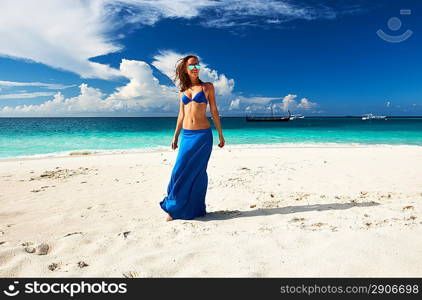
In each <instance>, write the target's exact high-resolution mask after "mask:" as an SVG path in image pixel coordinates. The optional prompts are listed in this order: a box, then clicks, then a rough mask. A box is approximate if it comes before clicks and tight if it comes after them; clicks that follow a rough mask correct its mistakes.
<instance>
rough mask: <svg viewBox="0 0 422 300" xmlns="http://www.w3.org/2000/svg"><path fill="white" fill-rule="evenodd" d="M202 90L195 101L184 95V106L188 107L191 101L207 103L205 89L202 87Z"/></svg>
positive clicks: (194, 98)
mask: <svg viewBox="0 0 422 300" xmlns="http://www.w3.org/2000/svg"><path fill="white" fill-rule="evenodd" d="M201 89H202V90H201V91H200V92H199V93H197V94H196V95H195V97H193V99H191V98H189V97H188V96H186V94H185V93H183V96H182V101H183V104H184V105H186V104H188V103H189V102H191V101H195V102H197V103H207V96H205V92H204V88H203V87H202V85H201Z"/></svg>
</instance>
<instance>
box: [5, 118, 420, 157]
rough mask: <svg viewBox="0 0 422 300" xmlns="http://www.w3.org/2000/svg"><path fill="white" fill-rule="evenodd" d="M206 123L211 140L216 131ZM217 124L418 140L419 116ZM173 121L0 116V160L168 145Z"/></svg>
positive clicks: (349, 140) (392, 141) (275, 133)
mask: <svg viewBox="0 0 422 300" xmlns="http://www.w3.org/2000/svg"><path fill="white" fill-rule="evenodd" d="M210 123H211V127H212V129H213V134H214V145H217V144H218V133H217V131H216V130H215V127H214V125H213V123H212V120H211V119H210ZM221 124H222V127H223V134H224V138H225V140H226V145H242V144H243V145H244V144H248V145H250V144H264V145H265V144H279V143H282V144H284V145H288V144H291V143H294V144H295V145H297V144H309V143H311V144H315V143H317V144H321V143H341V144H387V145H400V144H402V145H422V117H421V118H415V117H408V118H404V117H400V118H394V117H388V118H387V120H383V119H381V120H362V119H360V118H351V117H329V118H327V117H307V118H304V119H295V120H291V121H288V122H246V120H245V118H228V117H226V118H222V119H221ZM175 125H176V118H132V117H128V118H120V117H119V118H107V117H104V118H98V117H92V118H90V117H81V118H0V159H2V158H3V159H4V158H10V157H17V156H31V155H41V156H43V155H63V154H67V153H69V152H71V151H80V150H91V151H92V150H94V151H96V150H123V149H139V148H142V149H144V150H148V149H157V148H168V149H169V148H170V143H171V139H172V136H173V134H174V130H175ZM180 140H181V137H180V138H179V143H180Z"/></svg>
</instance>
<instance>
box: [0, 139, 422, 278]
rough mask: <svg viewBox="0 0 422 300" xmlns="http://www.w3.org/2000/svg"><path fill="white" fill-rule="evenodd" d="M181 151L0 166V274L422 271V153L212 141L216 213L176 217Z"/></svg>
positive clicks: (210, 200)
mask: <svg viewBox="0 0 422 300" xmlns="http://www.w3.org/2000/svg"><path fill="white" fill-rule="evenodd" d="M176 155H177V150H176V151H173V150H171V149H169V150H168V151H165V150H164V151H161V152H150V153H142V152H139V153H137V152H132V153H123V154H101V155H99V154H91V155H80V156H74V155H73V156H67V157H56V158H37V159H18V160H7V161H5V160H3V161H0V276H2V277H26V276H30V277H91V276H92V277H122V276H126V277H349V276H351V277H375V276H380V277H387V276H388V277H390V276H398V277H408V276H417V277H420V276H422V147H418V146H414V147H412V146H384V147H377V146H368V147H306V148H303V147H287V148H282V147H279V148H235V147H230V146H226V147H224V148H223V149H220V148H218V147H217V146H214V149H213V152H212V155H211V159H210V162H209V165H208V177H209V184H208V192H207V197H206V202H207V211H208V214H207V215H206V216H205V217H202V218H198V219H195V220H190V221H186V220H175V221H172V222H166V221H165V214H164V212H163V211H162V210H161V208H160V207H159V205H158V202H159V201H161V199H162V198H163V197H164V196H165V193H166V189H167V184H168V180H169V178H170V173H171V170H172V167H173V165H174V162H175V159H176ZM43 243H44V245H42V244H43ZM40 245H42V246H41V247H40ZM31 252H32V253H31Z"/></svg>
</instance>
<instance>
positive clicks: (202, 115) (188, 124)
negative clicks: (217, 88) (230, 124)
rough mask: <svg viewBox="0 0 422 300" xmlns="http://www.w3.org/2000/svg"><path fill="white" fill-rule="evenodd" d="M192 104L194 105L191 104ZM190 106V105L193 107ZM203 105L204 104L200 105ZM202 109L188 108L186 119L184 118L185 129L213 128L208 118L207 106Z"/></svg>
mask: <svg viewBox="0 0 422 300" xmlns="http://www.w3.org/2000/svg"><path fill="white" fill-rule="evenodd" d="M191 104H192V103H191ZM191 104H189V105H191ZM199 105H203V104H199ZM203 106H204V107H203V108H202V107H201V108H192V107H188V108H187V109H186V110H185V117H184V118H183V128H185V129H190V130H192V129H206V128H209V127H210V126H211V124H210V121H208V118H207V116H206V108H207V107H206V105H203Z"/></svg>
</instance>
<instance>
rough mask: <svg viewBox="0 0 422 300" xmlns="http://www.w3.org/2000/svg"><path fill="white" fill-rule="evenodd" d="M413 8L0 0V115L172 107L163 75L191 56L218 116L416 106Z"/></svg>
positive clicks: (421, 92) (419, 91)
mask: <svg viewBox="0 0 422 300" xmlns="http://www.w3.org/2000/svg"><path fill="white" fill-rule="evenodd" d="M421 11H422V4H421V3H420V1H417V0H413V1H398V0H397V1H391V0H390V1H387V0H383V1H356V0H355V1H351V0H350V1H348V0H345V1H318V0H312V1H311V0H308V1H305V0H302V1H294V0H291V1H272V0H268V1H264V0H255V1H212V0H198V1H175V0H172V1H165V0H164V1H142V0H121V1H115V0H92V1H88V2H84V1H59V0H45V1H43V5H42V6H41V5H39V4H38V5H37V4H36V3H35V2H34V1H30V0H15V1H12V0H6V1H2V2H1V3H0V66H1V67H0V117H3V116H176V115H177V111H178V109H179V99H178V94H177V88H176V87H175V85H174V84H173V82H172V81H171V79H170V78H172V74H173V72H174V64H175V63H176V61H177V59H178V58H180V57H182V56H184V55H187V54H191V53H192V54H196V55H198V56H199V57H200V62H201V64H202V65H203V69H202V70H201V73H200V77H201V79H202V80H204V81H211V82H213V83H214V86H215V87H216V93H217V95H216V99H217V103H218V108H219V110H220V113H221V114H222V115H223V116H224V115H226V116H236V115H239V116H243V115H245V112H249V111H251V112H269V111H270V110H269V105H271V104H272V105H273V107H274V109H275V111H276V112H279V113H281V114H284V113H285V112H286V111H287V109H289V110H290V111H291V112H292V113H297V114H303V115H309V116H311V115H313V116H318V115H324V116H326V115H332V116H334V115H362V114H364V113H374V114H383V115H422V82H421V81H422V80H421V78H422V77H421V76H420V70H421V69H422V60H421V53H422V38H421V34H420V29H421V25H422V18H421ZM53 12H54V13H53ZM394 26H395V27H394ZM377 30H383V32H384V33H385V34H388V35H390V36H392V37H393V39H394V37H396V38H395V39H396V40H398V41H400V42H395V43H393V42H389V41H387V40H385V39H383V38H381V37H380V36H378V35H377V33H376V32H377ZM407 30H411V34H410V36H409V37H408V38H407V39H405V40H402V39H404V36H403V38H402V39H400V36H401V35H402V34H404V33H405V32H406V31H407Z"/></svg>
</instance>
